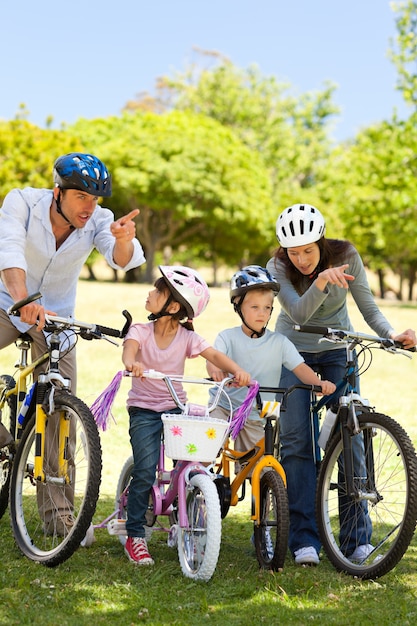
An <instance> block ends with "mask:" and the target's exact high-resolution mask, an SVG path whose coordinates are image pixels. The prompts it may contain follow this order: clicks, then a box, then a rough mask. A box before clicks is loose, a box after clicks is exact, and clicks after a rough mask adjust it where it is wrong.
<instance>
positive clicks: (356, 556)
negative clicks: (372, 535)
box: [349, 543, 374, 562]
mask: <svg viewBox="0 0 417 626" xmlns="http://www.w3.org/2000/svg"><path fill="white" fill-rule="evenodd" d="M373 549H374V546H373V545H371V544H370V543H365V544H363V545H362V546H358V547H357V548H355V550H354V551H353V552H352V554H351V555H350V557H349V560H350V561H359V562H360V561H365V559H367V558H368V556H369V555H370V554H371V552H372V550H373Z"/></svg>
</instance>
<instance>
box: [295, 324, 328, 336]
mask: <svg viewBox="0 0 417 626" xmlns="http://www.w3.org/2000/svg"><path fill="white" fill-rule="evenodd" d="M293 329H294V330H296V331H298V332H300V333H314V334H315V335H327V334H328V332H329V328H327V326H309V325H305V326H304V325H300V324H294V326H293Z"/></svg>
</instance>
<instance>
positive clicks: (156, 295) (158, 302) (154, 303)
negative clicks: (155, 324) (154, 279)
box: [145, 287, 169, 313]
mask: <svg viewBox="0 0 417 626" xmlns="http://www.w3.org/2000/svg"><path fill="white" fill-rule="evenodd" d="M168 297H169V293H168V292H167V291H159V289H157V288H156V287H154V289H152V290H151V291H150V292H149V293H148V297H147V298H146V302H145V309H146V310H147V311H149V312H150V313H159V311H160V310H161V309H162V307H163V306H164V304H165V302H166V301H167V299H168Z"/></svg>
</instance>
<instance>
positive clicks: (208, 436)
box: [162, 412, 230, 463]
mask: <svg viewBox="0 0 417 626" xmlns="http://www.w3.org/2000/svg"><path fill="white" fill-rule="evenodd" d="M162 421H163V424H164V439H165V454H166V456H167V457H169V458H170V459H176V460H182V461H202V462H205V463H208V462H210V461H214V460H215V458H216V457H217V455H218V453H219V450H220V448H221V447H222V446H223V443H224V440H225V438H226V435H227V431H228V429H229V426H230V425H229V422H228V421H227V420H222V419H216V418H214V417H210V416H209V414H208V413H206V415H190V414H189V413H187V412H186V413H178V414H176V413H164V414H163V415H162Z"/></svg>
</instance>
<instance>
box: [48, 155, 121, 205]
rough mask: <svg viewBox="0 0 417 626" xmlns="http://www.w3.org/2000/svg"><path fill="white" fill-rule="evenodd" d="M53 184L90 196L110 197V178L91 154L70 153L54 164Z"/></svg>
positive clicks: (102, 164)
mask: <svg viewBox="0 0 417 626" xmlns="http://www.w3.org/2000/svg"><path fill="white" fill-rule="evenodd" d="M53 176H54V182H55V185H56V186H57V187H61V189H79V190H80V191H85V192H87V193H89V194H90V195H92V196H101V197H103V198H108V197H109V196H111V176H110V174H109V172H108V171H107V168H106V166H105V165H104V163H103V162H102V161H100V159H98V158H97V157H95V156H93V155H92V154H82V153H79V152H71V153H70V154H64V155H63V156H60V157H58V159H57V160H56V161H55V164H54V171H53Z"/></svg>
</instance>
